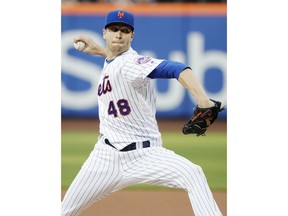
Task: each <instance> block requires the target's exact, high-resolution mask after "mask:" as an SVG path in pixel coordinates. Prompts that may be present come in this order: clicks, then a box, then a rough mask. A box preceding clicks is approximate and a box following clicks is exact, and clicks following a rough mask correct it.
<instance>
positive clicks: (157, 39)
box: [61, 0, 227, 215]
mask: <svg viewBox="0 0 288 216" xmlns="http://www.w3.org/2000/svg"><path fill="white" fill-rule="evenodd" d="M114 9H124V10H128V11H130V12H132V13H134V15H135V38H134V40H133V42H132V47H133V48H134V49H135V50H137V51H138V52H139V53H140V54H142V55H149V56H153V57H156V58H162V59H169V60H175V61H181V62H183V63H186V64H188V65H189V66H191V68H192V69H193V70H194V72H195V73H196V75H197V77H198V78H199V80H200V81H201V82H202V84H203V86H204V88H205V90H206V92H207V93H208V95H209V97H210V98H213V99H216V100H219V101H222V102H223V105H225V106H227V97H226V91H227V85H226V80H227V69H226V64H227V14H226V12H227V11H226V10H227V9H226V1H223V0H222V1H221V0H218V1H216V0H198V1H162V0H161V1H153V0H140V1H127V0H122V1H88V0H82V1H81V0H78V1H76V0H62V16H61V46H62V47H61V50H62V54H61V81H62V84H61V115H62V157H61V162H62V164H61V173H62V177H61V178H62V179H61V180H62V181H61V183H62V190H63V191H65V190H66V189H67V188H68V186H69V185H70V183H71V181H72V180H73V178H74V177H75V175H76V174H77V172H78V170H79V169H80V167H81V165H82V163H83V162H84V161H85V159H86V158H87V157H88V155H89V153H90V151H91V150H92V148H93V146H94V144H95V143H96V141H97V136H98V105H97V84H98V78H99V73H100V71H101V68H102V65H103V61H104V58H103V57H99V56H90V55H87V54H84V53H81V52H78V51H76V50H75V49H74V47H73V38H74V36H75V35H80V34H83V35H89V36H91V37H92V38H93V39H94V40H95V41H96V42H98V43H99V44H101V45H103V46H104V45H105V43H104V40H103V38H102V28H103V26H104V22H105V15H106V13H107V12H108V11H110V10H114ZM156 93H157V119H158V121H159V127H160V130H161V133H162V136H163V140H164V146H165V147H167V148H169V149H172V150H174V151H175V152H176V153H178V154H180V155H183V156H184V157H187V158H188V159H190V160H191V161H193V162H195V163H197V164H199V165H201V166H202V168H203V170H204V172H205V174H206V176H207V179H208V182H209V184H210V186H211V188H212V190H213V192H216V191H222V192H223V191H224V192H226V188H227V181H226V178H227V169H226V167H227V155H226V152H227V149H226V146H227V145H226V144H227V141H226V140H227V139H226V138H227V134H226V122H227V110H226V111H224V112H222V113H220V116H219V121H218V122H217V123H216V124H215V125H213V126H211V130H210V131H209V132H208V133H207V136H206V137H199V138H196V137H192V136H184V135H182V134H181V127H182V125H183V123H184V122H185V121H186V120H187V119H188V118H189V117H190V116H191V114H192V109H193V107H194V106H195V102H194V100H193V98H192V97H191V96H190V95H189V93H188V91H186V90H185V89H184V88H183V87H182V86H181V85H180V84H179V83H178V82H177V81H176V80H156ZM130 189H141V190H142V189H156V188H155V187H147V186H143V185H140V186H136V187H132V188H130ZM157 189H160V188H157ZM223 202H224V204H222V208H225V206H226V199H224V201H223ZM223 206H224V207H223ZM223 211H224V212H226V210H223ZM224 215H225V214H224Z"/></svg>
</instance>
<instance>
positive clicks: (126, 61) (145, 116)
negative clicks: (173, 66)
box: [99, 48, 162, 149]
mask: <svg viewBox="0 0 288 216" xmlns="http://www.w3.org/2000/svg"><path fill="white" fill-rule="evenodd" d="M137 58H139V55H138V54H137V52H135V51H134V50H133V49H132V48H130V49H129V50H128V51H127V52H126V53H124V54H122V55H121V56H118V57H117V58H116V59H114V60H113V61H112V62H110V63H109V64H107V63H106V62H105V64H104V67H103V70H102V74H101V77H100V80H99V85H100V84H102V82H103V78H104V77H105V76H109V78H108V79H109V82H110V84H111V86H112V91H111V92H109V93H106V94H102V95H101V96H99V119H100V133H102V134H105V135H106V136H108V139H109V141H110V142H111V143H112V144H113V145H114V146H115V147H116V148H117V149H122V148H124V147H125V146H126V145H127V144H129V143H132V142H135V141H136V142H140V141H145V140H149V139H151V138H159V137H160V133H159V130H158V126H157V122H156V119H155V113H156V104H155V103H156V98H155V94H154V91H155V88H154V82H153V81H152V80H151V79H149V78H147V77H146V76H147V75H148V74H149V73H151V72H152V71H153V69H154V68H155V67H157V66H158V65H159V64H160V63H161V62H162V60H158V59H152V58H151V60H150V61H149V62H147V63H144V64H136V63H135V59H137ZM119 99H125V100H127V101H128V103H129V106H130V107H131V112H130V113H129V115H121V114H120V113H119V112H118V107H117V105H115V109H116V110H117V114H118V115H117V117H115V116H113V115H111V114H108V112H107V110H108V109H109V103H110V102H111V101H113V103H114V104H116V102H117V101H118V100H119Z"/></svg>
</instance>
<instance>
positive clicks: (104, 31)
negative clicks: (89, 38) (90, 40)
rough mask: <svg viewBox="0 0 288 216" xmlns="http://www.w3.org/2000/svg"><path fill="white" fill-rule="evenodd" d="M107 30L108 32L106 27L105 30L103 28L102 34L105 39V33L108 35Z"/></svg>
mask: <svg viewBox="0 0 288 216" xmlns="http://www.w3.org/2000/svg"><path fill="white" fill-rule="evenodd" d="M106 32H107V30H106V29H103V30H102V36H103V39H105V37H106V36H105V35H106Z"/></svg>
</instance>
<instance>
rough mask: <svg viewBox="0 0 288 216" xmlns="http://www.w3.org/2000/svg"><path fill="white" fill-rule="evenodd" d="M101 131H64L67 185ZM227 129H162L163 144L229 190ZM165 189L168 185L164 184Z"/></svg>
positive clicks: (220, 187) (64, 182)
mask: <svg viewBox="0 0 288 216" xmlns="http://www.w3.org/2000/svg"><path fill="white" fill-rule="evenodd" d="M97 137H98V133H96V132H78V131H62V137H61V139H62V157H61V162H62V164H61V171H62V179H61V184H62V188H63V189H67V188H68V187H69V185H70V184H71V182H72V180H73V179H74V177H75V176H76V174H77V172H78V171H79V170H80V168H81V166H82V164H83V163H84V161H85V160H86V159H87V157H88V156H89V154H90V152H91V151H92V149H93V147H94V145H95V143H96V142H97ZM226 138H227V136H226V132H209V131H208V132H207V135H206V136H201V137H196V136H192V135H191V136H190V135H186V136H184V135H183V134H182V133H180V132H162V139H163V146H164V147H165V148H168V149H170V150H173V151H175V152H176V153H177V154H179V155H181V156H184V157H186V158H187V159H189V160H191V161H192V162H193V163H195V164H198V165H200V166H201V167H202V168H203V170H204V173H205V175H206V177H207V181H208V183H209V186H210V188H211V189H212V190H223V191H226V187H227V166H226V164H227V154H226V153H227V148H226V144H227V139H226ZM129 189H163V188H162V187H156V186H149V185H135V186H131V187H129ZM165 189H166V188H165Z"/></svg>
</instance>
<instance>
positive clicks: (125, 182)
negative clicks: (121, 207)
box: [62, 137, 222, 216]
mask: <svg viewBox="0 0 288 216" xmlns="http://www.w3.org/2000/svg"><path fill="white" fill-rule="evenodd" d="M105 138H106V137H101V138H100V139H99V141H98V143H97V144H96V145H95V148H94V150H93V151H92V152H91V154H90V156H89V158H88V159H87V161H86V162H85V163H84V165H83V166H82V168H81V170H80V172H79V173H78V175H77V176H76V178H75V180H74V181H73V183H72V184H71V186H70V188H69V189H68V191H67V193H66V195H65V197H64V200H63V203H62V216H64V215H65V216H76V215H80V213H81V211H83V210H84V209H85V208H87V207H88V206H90V205H91V204H92V203H93V202H95V201H98V200H100V199H102V198H104V197H106V196H108V195H110V194H111V193H112V192H115V191H118V190H121V189H123V188H124V187H127V186H129V185H134V184H143V183H145V184H153V185H160V186H166V187H171V188H182V189H184V190H186V191H187V192H188V195H189V199H190V201H191V205H192V207H193V210H194V213H195V215H196V216H215V215H217V216H218V215H222V214H221V212H220V210H219V208H218V206H217V204H216V202H215V201H214V199H213V196H212V193H211V191H210V189H209V186H208V184H207V181H206V178H205V175H204V173H203V171H202V169H201V167H199V166H198V165H196V164H193V163H192V162H190V161H189V160H187V159H185V158H183V157H181V156H179V155H177V154H175V153H174V152H173V151H170V150H167V149H165V148H163V147H162V145H161V139H158V140H157V139H154V140H152V141H151V147H150V148H145V149H137V150H133V151H128V152H120V151H117V150H116V149H115V148H112V147H110V146H108V145H107V144H105V143H104V139H105ZM95 215H97V212H95Z"/></svg>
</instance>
